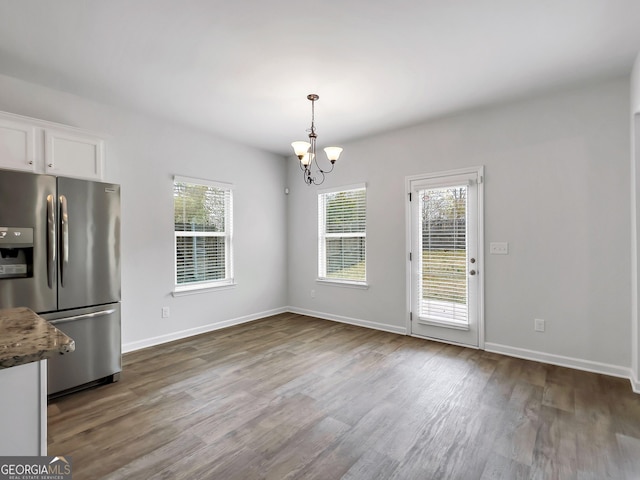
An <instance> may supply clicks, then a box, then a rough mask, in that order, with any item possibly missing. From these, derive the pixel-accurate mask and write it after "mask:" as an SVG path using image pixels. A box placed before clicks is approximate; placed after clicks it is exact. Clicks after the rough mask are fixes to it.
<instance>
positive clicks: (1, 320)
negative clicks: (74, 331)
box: [0, 307, 76, 368]
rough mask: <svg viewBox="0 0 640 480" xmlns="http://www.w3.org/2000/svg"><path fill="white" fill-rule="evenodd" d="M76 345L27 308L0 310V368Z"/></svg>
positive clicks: (48, 355) (34, 359)
mask: <svg viewBox="0 0 640 480" xmlns="http://www.w3.org/2000/svg"><path fill="white" fill-rule="evenodd" d="M75 349H76V344H75V342H74V341H73V339H72V338H70V337H68V336H67V335H65V334H64V333H62V332H61V331H60V330H58V329H57V328H56V327H54V326H53V325H51V324H50V323H49V322H47V321H46V320H44V319H43V318H41V317H39V316H38V315H36V314H35V313H34V312H33V311H31V310H29V309H28V308H24V307H19V308H8V309H5V310H0V368H9V367H15V366H17V365H24V364H25V363H30V362H37V361H38V360H43V359H45V358H50V357H53V356H54V355H58V354H60V353H68V352H73V351H74V350H75Z"/></svg>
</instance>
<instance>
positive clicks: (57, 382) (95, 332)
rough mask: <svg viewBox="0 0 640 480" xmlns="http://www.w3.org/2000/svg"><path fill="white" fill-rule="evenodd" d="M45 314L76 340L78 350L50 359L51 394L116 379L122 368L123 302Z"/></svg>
mask: <svg viewBox="0 0 640 480" xmlns="http://www.w3.org/2000/svg"><path fill="white" fill-rule="evenodd" d="M42 317H43V318H44V319H45V320H48V321H49V322H51V323H52V324H53V325H54V326H55V327H56V328H57V329H58V330H61V331H63V332H64V333H66V334H67V335H68V336H70V337H71V338H73V340H74V341H75V343H76V349H75V351H74V352H71V353H65V354H64V355H59V356H56V357H53V358H51V359H49V361H48V369H49V372H48V393H49V395H55V394H56V393H59V392H62V391H64V390H68V389H71V388H76V387H79V386H81V385H85V384H87V383H91V382H96V381H98V380H103V379H105V378H106V379H107V381H109V380H112V379H113V378H112V376H113V375H115V374H118V373H119V372H120V371H121V370H122V366H121V365H122V364H121V350H122V349H121V340H120V304H119V303H113V304H108V305H100V306H98V307H90V308H83V309H78V310H70V311H66V312H56V313H50V314H44V315H42Z"/></svg>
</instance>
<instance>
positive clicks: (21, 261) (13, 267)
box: [0, 227, 33, 279]
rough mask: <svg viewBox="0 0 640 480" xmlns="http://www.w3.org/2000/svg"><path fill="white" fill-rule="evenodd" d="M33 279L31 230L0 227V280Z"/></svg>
mask: <svg viewBox="0 0 640 480" xmlns="http://www.w3.org/2000/svg"><path fill="white" fill-rule="evenodd" d="M25 277H33V228H14V227H0V279H2V278H25Z"/></svg>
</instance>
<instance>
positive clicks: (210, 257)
mask: <svg viewBox="0 0 640 480" xmlns="http://www.w3.org/2000/svg"><path fill="white" fill-rule="evenodd" d="M173 205H174V230H175V241H176V247H175V252H176V278H175V285H176V287H175V288H176V291H181V290H192V289H196V288H208V287H216V286H222V285H230V284H232V283H233V263H232V255H231V253H232V243H231V239H232V219H233V213H232V212H233V196H232V189H231V185H228V184H223V183H215V182H208V181H205V180H197V179H192V178H185V177H175V178H174V182H173Z"/></svg>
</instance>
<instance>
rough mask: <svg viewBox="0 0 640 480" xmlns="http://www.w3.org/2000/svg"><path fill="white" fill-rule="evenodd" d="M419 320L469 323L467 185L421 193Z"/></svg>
mask: <svg viewBox="0 0 640 480" xmlns="http://www.w3.org/2000/svg"><path fill="white" fill-rule="evenodd" d="M418 193H419V197H420V198H419V201H420V217H421V224H422V228H421V233H422V235H421V243H422V249H421V259H420V260H421V261H420V265H421V275H420V280H421V291H422V302H421V308H420V317H423V318H427V319H433V320H444V321H451V322H459V323H461V324H466V323H467V322H468V305H467V269H466V265H467V239H466V233H467V186H466V185H461V186H456V187H446V188H430V189H425V190H420V191H419V192H418Z"/></svg>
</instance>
